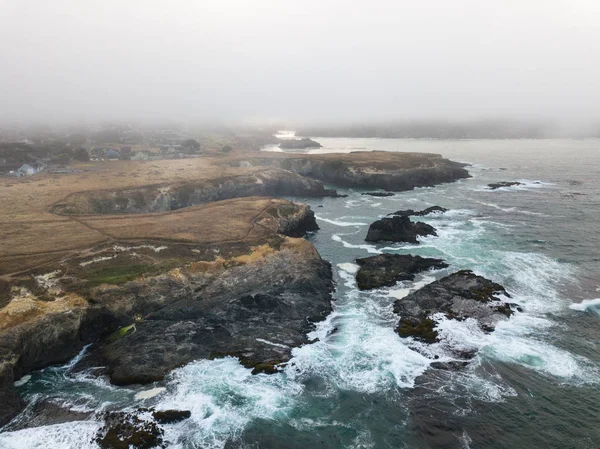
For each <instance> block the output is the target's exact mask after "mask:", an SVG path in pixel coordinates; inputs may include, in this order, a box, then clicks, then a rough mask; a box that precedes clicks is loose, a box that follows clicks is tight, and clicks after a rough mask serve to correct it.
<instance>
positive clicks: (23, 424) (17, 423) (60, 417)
mask: <svg viewBox="0 0 600 449" xmlns="http://www.w3.org/2000/svg"><path fill="white" fill-rule="evenodd" d="M91 414H92V412H81V411H75V410H71V409H69V408H66V407H64V406H61V405H59V404H57V403H54V402H52V400H51V399H50V400H41V401H38V402H35V403H33V404H30V405H28V406H27V408H26V409H25V411H24V413H23V414H21V415H20V416H19V417H18V418H17V419H15V420H14V421H13V422H11V423H10V424H9V425H8V426H7V427H6V428H5V429H4V430H6V431H15V430H21V429H26V428H29V427H41V426H50V425H53V424H62V423H66V422H73V421H83V420H85V419H88V418H89V417H90V416H91Z"/></svg>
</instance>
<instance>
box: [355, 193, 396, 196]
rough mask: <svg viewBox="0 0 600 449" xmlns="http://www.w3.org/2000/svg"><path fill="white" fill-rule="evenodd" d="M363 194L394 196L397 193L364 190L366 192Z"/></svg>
mask: <svg viewBox="0 0 600 449" xmlns="http://www.w3.org/2000/svg"><path fill="white" fill-rule="evenodd" d="M361 195H368V196H379V197H386V196H394V195H395V194H394V193H393V192H364V193H361Z"/></svg>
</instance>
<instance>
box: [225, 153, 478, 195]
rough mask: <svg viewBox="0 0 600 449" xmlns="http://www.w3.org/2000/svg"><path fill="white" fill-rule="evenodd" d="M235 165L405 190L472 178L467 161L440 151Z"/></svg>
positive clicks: (296, 158)
mask: <svg viewBox="0 0 600 449" xmlns="http://www.w3.org/2000/svg"><path fill="white" fill-rule="evenodd" d="M229 163H230V164H231V165H233V166H240V167H252V166H274V167H280V168H283V169H285V170H289V171H292V172H294V173H298V174H300V175H302V176H306V177H309V178H313V179H317V180H320V181H323V182H325V183H328V184H331V185H334V186H339V187H355V188H378V189H384V190H393V191H404V190H412V189H414V188H415V187H431V186H434V185H437V184H442V183H445V182H453V181H457V180H459V179H463V178H468V177H470V175H469V172H468V171H467V170H466V169H465V168H464V167H465V164H462V163H459V162H454V161H451V160H448V159H444V158H443V157H442V156H440V155H439V154H429V153H389V152H357V153H350V154H323V155H315V154H311V155H293V156H291V155H285V156H279V157H253V158H243V159H242V158H240V159H237V160H234V161H231V162H229Z"/></svg>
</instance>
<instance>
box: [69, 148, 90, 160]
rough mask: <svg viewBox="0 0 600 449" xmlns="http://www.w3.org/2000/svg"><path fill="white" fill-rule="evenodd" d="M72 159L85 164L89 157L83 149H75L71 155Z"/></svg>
mask: <svg viewBox="0 0 600 449" xmlns="http://www.w3.org/2000/svg"><path fill="white" fill-rule="evenodd" d="M73 159H76V160H78V161H81V162H87V161H89V160H90V155H89V154H88V152H87V151H86V150H85V148H77V149H76V150H75V152H74V153H73Z"/></svg>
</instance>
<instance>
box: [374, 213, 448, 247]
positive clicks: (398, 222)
mask: <svg viewBox="0 0 600 449" xmlns="http://www.w3.org/2000/svg"><path fill="white" fill-rule="evenodd" d="M427 235H437V233H436V232H435V228H434V227H433V226H431V225H428V224H427V223H423V222H420V221H418V222H416V223H413V222H412V221H410V219H409V218H408V217H406V216H404V217H401V216H393V217H385V218H382V219H381V220H377V221H376V222H374V223H372V224H371V226H369V231H368V232H367V237H366V238H365V240H366V241H367V242H381V241H389V242H407V243H419V240H418V239H417V237H418V236H427Z"/></svg>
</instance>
